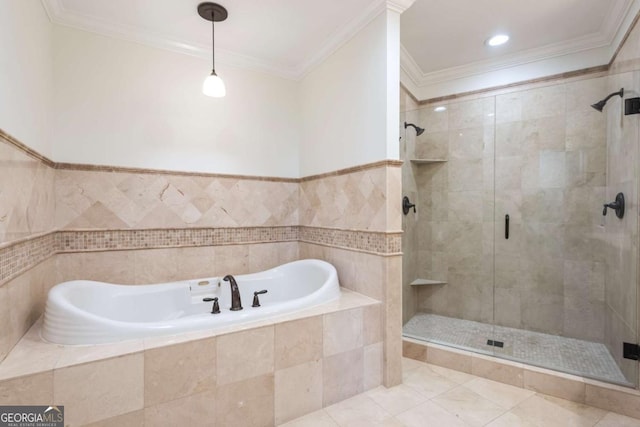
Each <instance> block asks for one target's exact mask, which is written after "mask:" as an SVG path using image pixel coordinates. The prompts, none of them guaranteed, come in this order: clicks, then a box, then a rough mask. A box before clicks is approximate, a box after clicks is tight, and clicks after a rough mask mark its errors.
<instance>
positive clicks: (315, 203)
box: [300, 166, 401, 231]
mask: <svg viewBox="0 0 640 427" xmlns="http://www.w3.org/2000/svg"><path fill="white" fill-rule="evenodd" d="M399 173H400V170H399V168H398V167H385V166H382V167H376V168H370V169H365V170H361V171H354V172H352V173H347V174H340V175H330V176H326V177H322V178H319V179H311V180H305V179H303V180H302V183H301V184H300V225H303V226H311V227H330V228H341V229H352V230H371V231H400V230H401V228H400V227H401V218H400V211H399V210H398V209H397V208H396V204H395V203H394V204H393V205H391V206H393V207H394V209H392V210H389V206H390V205H389V200H396V197H397V194H395V193H394V192H399V191H400V189H399V188H398V189H396V188H395V186H394V187H393V188H390V187H389V186H388V183H389V179H390V177H389V176H390V175H392V174H399Z"/></svg>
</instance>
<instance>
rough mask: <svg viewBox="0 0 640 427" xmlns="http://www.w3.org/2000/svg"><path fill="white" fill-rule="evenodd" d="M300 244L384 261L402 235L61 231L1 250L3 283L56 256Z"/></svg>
mask: <svg viewBox="0 0 640 427" xmlns="http://www.w3.org/2000/svg"><path fill="white" fill-rule="evenodd" d="M295 241H302V242H306V243H314V244H319V245H324V246H331V247H337V248H342V249H348V250H355V251H362V252H367V253H372V254H376V255H381V256H390V255H398V254H400V253H401V247H402V232H389V233H385V232H378V231H366V230H343V229H336V228H321V227H305V226H297V225H293V226H280V227H277V226H276V227H236V228H178V229H175V228H167V229H142V230H59V231H53V232H51V233H46V234H42V235H38V236H35V237H31V238H25V239H21V240H19V241H16V242H12V243H7V244H4V245H3V246H1V247H0V284H3V283H5V282H7V281H9V280H11V279H13V278H14V277H16V276H18V275H20V274H22V273H24V272H26V271H27V270H29V269H31V268H33V267H35V266H36V265H37V264H39V263H40V262H42V261H44V260H45V259H47V258H49V257H50V256H52V255H55V254H57V253H73V252H92V251H115V250H139V249H158V248H178V247H195V246H221V245H241V244H254V243H278V242H295Z"/></svg>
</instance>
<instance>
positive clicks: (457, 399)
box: [433, 386, 506, 426]
mask: <svg viewBox="0 0 640 427" xmlns="http://www.w3.org/2000/svg"><path fill="white" fill-rule="evenodd" d="M433 402H434V403H436V404H438V405H440V406H442V407H443V408H444V409H446V410H447V411H449V412H451V413H452V414H454V415H456V416H457V417H458V418H460V419H461V420H463V421H464V422H465V423H467V424H469V425H471V426H483V425H485V424H487V423H489V422H490V421H492V420H494V419H496V418H498V417H499V416H500V415H502V414H504V413H505V412H506V409H504V408H502V407H500V406H498V405H497V404H495V403H493V402H492V401H490V400H488V399H485V398H484V397H482V396H480V395H479V394H478V393H475V392H473V391H471V390H469V389H468V388H465V387H464V386H460V387H457V388H454V389H453V390H450V391H448V392H446V393H443V394H441V395H440V396H438V397H436V398H435V399H433Z"/></svg>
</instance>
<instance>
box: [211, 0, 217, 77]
mask: <svg viewBox="0 0 640 427" xmlns="http://www.w3.org/2000/svg"><path fill="white" fill-rule="evenodd" d="M215 17H216V14H215V12H214V11H213V10H212V11H211V65H212V67H213V69H212V71H213V73H214V74H215V72H216V43H215V41H216V30H215Z"/></svg>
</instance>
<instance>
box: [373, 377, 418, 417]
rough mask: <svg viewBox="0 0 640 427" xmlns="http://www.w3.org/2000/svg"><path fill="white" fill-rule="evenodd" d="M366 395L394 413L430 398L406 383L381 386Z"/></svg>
mask: <svg viewBox="0 0 640 427" xmlns="http://www.w3.org/2000/svg"><path fill="white" fill-rule="evenodd" d="M366 395H367V396H369V397H370V398H371V399H373V401H374V402H376V403H377V404H378V405H380V406H381V407H382V408H383V409H384V410H386V411H387V412H389V413H390V414H392V415H396V414H399V413H401V412H404V411H407V410H409V409H411V408H415V407H416V406H418V405H420V404H422V403H424V402H426V401H427V400H428V399H427V397H425V396H424V395H422V394H420V393H419V392H418V391H417V390H415V389H413V388H411V387H409V386H407V385H404V384H400V385H397V386H395V387H391V388H386V387H383V386H380V387H377V388H374V389H373V390H370V391H368V392H367V393H366Z"/></svg>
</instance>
